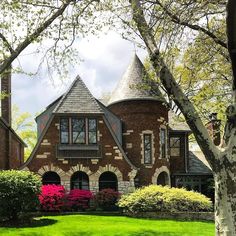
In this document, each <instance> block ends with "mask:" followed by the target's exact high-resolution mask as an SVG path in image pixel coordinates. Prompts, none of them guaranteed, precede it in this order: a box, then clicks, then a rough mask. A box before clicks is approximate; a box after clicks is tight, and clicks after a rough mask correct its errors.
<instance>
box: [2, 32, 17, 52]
mask: <svg viewBox="0 0 236 236" xmlns="http://www.w3.org/2000/svg"><path fill="white" fill-rule="evenodd" d="M0 38H1V39H2V41H3V43H4V44H5V46H6V47H7V49H8V50H9V51H10V53H11V54H13V53H14V49H13V48H12V47H11V45H10V43H9V42H8V40H7V39H6V37H5V36H4V35H3V34H2V33H0Z"/></svg>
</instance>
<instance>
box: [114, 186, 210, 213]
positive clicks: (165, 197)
mask: <svg viewBox="0 0 236 236" xmlns="http://www.w3.org/2000/svg"><path fill="white" fill-rule="evenodd" d="M118 206H119V207H121V208H123V209H124V210H125V211H129V212H133V213H135V212H145V211H150V212H155V211H157V212H158V211H162V212H183V211H190V212H191V211H192V212H199V211H211V210H212V203H211V201H210V199H208V198H207V197H205V196H204V195H202V194H200V193H197V192H193V191H187V190H185V189H183V188H181V189H179V188H170V187H168V186H165V187H163V186H159V185H150V186H148V187H144V188H140V189H137V190H136V191H135V192H133V193H131V194H128V195H123V196H122V197H121V199H120V201H119V202H118Z"/></svg>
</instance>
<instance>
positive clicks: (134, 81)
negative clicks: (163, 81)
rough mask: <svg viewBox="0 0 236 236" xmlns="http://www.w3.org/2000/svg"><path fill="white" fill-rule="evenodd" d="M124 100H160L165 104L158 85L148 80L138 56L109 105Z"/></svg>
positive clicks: (119, 84) (120, 82)
mask: <svg viewBox="0 0 236 236" xmlns="http://www.w3.org/2000/svg"><path fill="white" fill-rule="evenodd" d="M124 100H159V101H163V102H165V99H164V98H163V96H162V94H161V92H160V90H159V89H158V87H157V85H156V83H154V81H151V80H150V79H148V76H147V73H146V71H145V68H144V66H143V64H142V62H141V61H140V59H139V58H138V56H137V55H136V54H135V55H134V57H133V59H132V61H131V63H130V65H129V66H128V68H127V70H126V72H125V73H124V75H123V77H122V79H121V80H120V81H119V83H118V85H117V87H116V88H115V90H114V91H113V93H112V94H111V98H110V101H109V103H108V104H109V105H110V104H113V103H116V102H120V101H124Z"/></svg>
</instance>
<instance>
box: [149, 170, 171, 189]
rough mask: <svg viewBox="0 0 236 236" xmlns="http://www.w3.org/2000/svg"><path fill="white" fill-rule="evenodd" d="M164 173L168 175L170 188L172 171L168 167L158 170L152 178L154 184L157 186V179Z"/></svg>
mask: <svg viewBox="0 0 236 236" xmlns="http://www.w3.org/2000/svg"><path fill="white" fill-rule="evenodd" d="M162 172H165V173H166V174H167V176H168V185H169V186H170V171H169V169H168V168H167V167H166V166H162V167H160V168H157V169H156V171H155V173H154V175H153V176H152V183H153V184H157V178H158V176H159V175H160V174H161V173H162Z"/></svg>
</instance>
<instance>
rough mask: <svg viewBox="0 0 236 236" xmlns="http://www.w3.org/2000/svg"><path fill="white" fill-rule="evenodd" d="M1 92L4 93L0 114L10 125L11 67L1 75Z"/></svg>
mask: <svg viewBox="0 0 236 236" xmlns="http://www.w3.org/2000/svg"><path fill="white" fill-rule="evenodd" d="M1 92H2V93H4V94H5V95H6V96H4V97H3V99H2V100H1V113H2V115H1V116H2V118H3V119H4V120H5V121H6V122H7V123H8V124H9V125H10V126H11V68H9V69H8V70H6V71H5V72H4V73H3V74H2V75H1Z"/></svg>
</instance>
